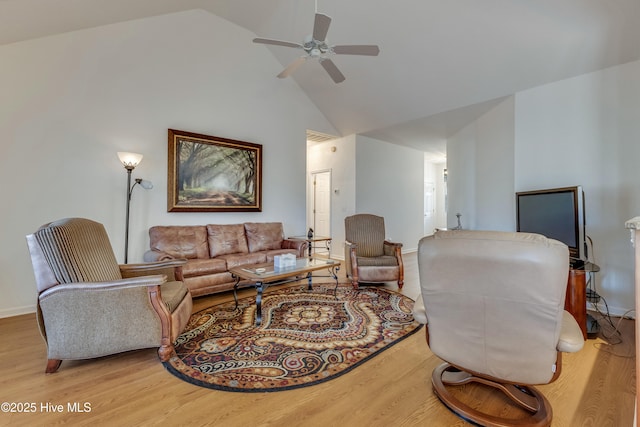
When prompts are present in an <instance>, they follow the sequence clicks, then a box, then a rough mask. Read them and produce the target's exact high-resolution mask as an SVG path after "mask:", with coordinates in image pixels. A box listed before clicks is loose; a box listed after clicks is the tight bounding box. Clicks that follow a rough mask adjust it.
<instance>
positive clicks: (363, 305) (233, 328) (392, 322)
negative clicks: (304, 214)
mask: <svg viewBox="0 0 640 427" xmlns="http://www.w3.org/2000/svg"><path fill="white" fill-rule="evenodd" d="M234 308H235V304H234V302H233V301H232V302H229V303H224V304H219V305H216V306H213V307H210V308H207V309H205V310H202V311H200V312H198V313H195V314H194V315H193V316H191V319H190V321H189V323H188V324H187V326H186V329H185V332H184V333H183V334H182V335H180V337H179V338H178V340H177V342H176V347H175V348H176V354H175V355H174V356H173V357H171V359H169V360H168V361H167V362H164V365H165V367H166V368H167V370H168V371H169V372H171V373H172V374H174V375H175V376H177V377H178V378H181V379H183V380H185V381H188V382H190V383H192V384H196V385H199V386H202V387H208V388H213V389H217V390H225V391H236V392H265V391H281V390H289V389H293V388H298V387H305V386H310V385H314V384H318V383H321V382H324V381H327V380H330V379H332V378H335V377H337V376H339V375H342V374H344V373H346V372H348V371H350V370H351V369H353V368H355V367H357V366H358V365H360V364H362V363H364V362H366V361H367V360H368V359H370V358H372V357H374V356H375V355H376V354H379V353H380V352H382V351H384V350H385V349H387V348H389V347H390V346H392V345H394V344H396V343H397V342H399V341H401V340H402V339H404V338H406V337H408V336H409V335H411V334H413V333H415V332H416V331H418V330H419V329H420V328H421V325H420V324H419V323H417V322H416V321H415V320H414V319H413V315H412V314H411V309H412V308H413V300H411V299H410V298H408V297H406V296H404V295H402V294H400V293H397V292H393V291H389V290H386V289H383V288H372V287H368V288H365V287H361V288H360V289H359V290H358V291H354V290H353V288H352V287H351V285H344V286H340V287H338V288H337V289H336V287H335V285H321V284H314V285H313V290H312V291H308V290H306V287H305V288H304V289H303V288H300V287H294V288H286V289H278V290H267V291H265V293H264V295H263V301H262V315H263V319H262V324H261V325H260V326H258V327H256V326H255V311H256V305H255V297H248V298H243V299H240V300H239V304H238V309H235V310H234Z"/></svg>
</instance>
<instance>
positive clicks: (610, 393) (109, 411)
mask: <svg viewBox="0 0 640 427" xmlns="http://www.w3.org/2000/svg"><path fill="white" fill-rule="evenodd" d="M405 261H406V265H405V268H406V282H405V287H404V290H403V293H405V294H406V295H408V296H409V297H411V298H414V299H415V297H416V296H417V295H418V273H417V266H416V259H415V254H407V255H405ZM389 287H390V288H394V289H395V287H394V286H391V285H389ZM242 292H243V293H245V294H246V293H250V292H252V291H251V290H244V291H242ZM267 292H268V291H267ZM231 298H232V296H231V294H224V295H217V296H209V297H203V298H197V299H195V300H194V302H195V304H194V310H200V309H202V308H205V307H208V306H210V305H213V304H215V303H217V302H221V301H223V300H228V299H231ZM620 330H621V336H620V338H621V339H622V342H621V343H619V344H617V345H609V344H607V340H606V339H603V338H597V339H593V340H588V341H587V342H586V343H585V347H584V349H583V350H582V351H580V352H579V353H576V354H565V355H564V356H563V362H564V363H563V367H562V375H561V376H560V378H559V379H558V380H557V381H556V382H555V383H553V384H549V385H544V386H539V387H538V388H539V389H540V390H541V391H542V392H543V393H544V394H545V395H546V396H547V398H548V399H549V401H550V402H551V405H552V406H553V411H554V418H553V426H559V427H561V426H595V427H603V426H615V427H619V426H631V425H632V424H633V411H634V402H635V374H636V373H635V347H634V322H633V321H631V320H623V321H622V322H621V324H620ZM0 336H1V337H2V341H3V345H2V348H1V349H0V390H2V391H1V392H0V395H1V399H0V401H1V402H10V403H11V402H12V403H13V404H14V405H13V409H20V410H22V411H23V413H7V412H4V409H5V407H4V406H3V408H2V409H3V411H2V412H0V425H12V426H20V425H25V426H33V425H45V424H46V425H56V424H73V425H118V426H124V425H158V424H165V425H216V426H242V425H256V426H301V425H305V426H324V427H328V426H417V425H422V426H464V425H468V424H467V423H466V422H465V421H463V420H461V419H460V418H458V417H457V416H455V415H454V414H453V413H451V412H450V411H449V410H448V409H446V408H445V406H444V405H443V404H442V403H440V401H439V400H438V399H437V398H436V397H435V396H434V394H433V392H432V390H431V382H430V381H431V372H432V370H433V369H434V368H435V367H436V366H437V365H438V364H440V363H441V361H440V360H439V359H438V358H436V357H435V356H434V355H433V354H432V353H431V352H430V351H429V349H428V347H427V345H426V341H425V337H424V333H422V331H420V332H418V333H417V334H414V335H413V336H411V337H409V338H408V339H406V340H404V341H402V342H400V343H398V344H397V345H395V346H393V347H391V348H390V349H388V350H386V351H385V352H383V353H382V354H380V355H379V356H376V357H374V358H373V359H372V360H370V361H368V362H366V363H365V364H364V365H363V366H361V367H358V368H357V369H355V370H353V371H351V372H349V373H347V374H345V375H343V376H341V377H339V378H337V379H335V380H331V381H328V382H326V383H323V384H320V385H317V386H312V387H307V388H302V389H298V390H290V391H284V392H276V393H230V392H221V391H215V390H209V389H204V388H200V387H197V386H194V385H191V384H188V383H186V382H184V381H181V380H179V379H178V378H176V377H174V376H173V375H171V374H169V373H168V372H167V371H166V370H165V369H164V367H163V366H162V364H161V363H160V361H159V360H158V358H157V355H156V351H155V349H147V350H140V351H133V352H128V353H124V354H119V355H114V356H109V357H104V358H100V359H94V360H87V361H64V362H62V366H61V367H60V370H59V371H58V372H57V373H55V374H47V375H45V374H44V368H45V363H46V350H45V344H44V342H43V340H42V338H41V337H40V335H39V333H38V330H37V326H36V321H35V316H34V315H32V314H29V315H24V316H16V317H12V318H6V319H0ZM616 341H617V340H616ZM465 393H470V394H471V396H472V397H473V398H474V400H475V404H476V405H478V406H480V405H481V406H483V407H485V408H491V409H492V410H495V411H496V412H501V413H510V412H513V409H512V408H511V405H509V404H506V403H505V401H504V400H503V399H501V398H496V397H492V396H494V395H493V393H487V392H486V390H485V389H483V388H480V387H474V386H466V390H465ZM85 403H86V404H87V405H86V406H85ZM32 404H33V405H32ZM58 405H62V406H58ZM74 405H75V407H74ZM25 408H26V409H27V410H32V409H33V411H32V412H29V413H24V412H25V411H24V409H25ZM70 409H82V410H83V411H84V412H79V411H75V412H74V411H71V410H70Z"/></svg>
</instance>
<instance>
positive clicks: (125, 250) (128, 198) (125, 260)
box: [124, 165, 135, 264]
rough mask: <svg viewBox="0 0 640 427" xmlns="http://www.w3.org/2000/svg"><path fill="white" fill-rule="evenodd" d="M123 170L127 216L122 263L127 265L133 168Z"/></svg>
mask: <svg viewBox="0 0 640 427" xmlns="http://www.w3.org/2000/svg"><path fill="white" fill-rule="evenodd" d="M124 168H125V169H126V170H127V215H126V219H125V228H124V263H125V264H127V263H128V262H129V207H130V205H131V192H132V191H133V187H132V186H131V172H132V171H133V169H134V168H135V166H131V165H125V167H124ZM133 185H135V184H133Z"/></svg>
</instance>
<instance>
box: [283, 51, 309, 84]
mask: <svg viewBox="0 0 640 427" xmlns="http://www.w3.org/2000/svg"><path fill="white" fill-rule="evenodd" d="M306 59H307V57H306V56H301V57H300V58H298V59H296V60H295V61H293V62H292V63H291V64H289V65H287V68H285V69H284V70H282V72H281V73H280V74H278V78H280V79H284V78H285V77H289V76H290V75H291V74H292V73H293V72H294V71H295V70H296V69H298V67H299V66H301V65H302V63H303V62H304V61H306Z"/></svg>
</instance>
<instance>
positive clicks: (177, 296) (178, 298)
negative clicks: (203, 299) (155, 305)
mask: <svg viewBox="0 0 640 427" xmlns="http://www.w3.org/2000/svg"><path fill="white" fill-rule="evenodd" d="M187 291H188V290H187V287H186V286H185V285H184V283H182V282H166V283H163V284H162V285H160V295H161V296H162V301H164V304H165V305H166V306H167V308H168V309H169V312H171V313H173V311H174V310H175V309H176V308H177V307H178V306H179V305H180V303H181V302H182V300H183V299H184V297H185V295H187Z"/></svg>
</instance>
